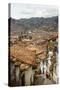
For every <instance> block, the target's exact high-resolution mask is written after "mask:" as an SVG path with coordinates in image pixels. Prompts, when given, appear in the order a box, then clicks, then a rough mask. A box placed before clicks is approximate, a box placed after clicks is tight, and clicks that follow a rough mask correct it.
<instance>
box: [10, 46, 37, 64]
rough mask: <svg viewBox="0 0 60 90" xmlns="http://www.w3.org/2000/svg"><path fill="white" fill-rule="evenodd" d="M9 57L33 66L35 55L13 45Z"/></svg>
mask: <svg viewBox="0 0 60 90" xmlns="http://www.w3.org/2000/svg"><path fill="white" fill-rule="evenodd" d="M10 56H12V57H14V58H16V60H19V61H20V62H23V63H26V64H30V65H35V64H36V63H35V54H34V52H31V51H29V50H27V49H25V48H23V47H20V46H19V45H13V46H11V47H10Z"/></svg>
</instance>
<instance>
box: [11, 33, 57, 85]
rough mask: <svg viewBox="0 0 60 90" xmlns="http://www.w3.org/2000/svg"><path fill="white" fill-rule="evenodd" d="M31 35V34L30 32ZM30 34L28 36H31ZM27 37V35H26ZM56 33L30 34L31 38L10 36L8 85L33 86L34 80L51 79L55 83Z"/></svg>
mask: <svg viewBox="0 0 60 90" xmlns="http://www.w3.org/2000/svg"><path fill="white" fill-rule="evenodd" d="M31 33H32V32H31ZM31 33H30V35H31ZM28 36H29V35H28ZM57 39H58V35H57V33H55V32H54V34H53V33H47V32H45V35H43V36H42V32H40V33H36V35H35V33H32V35H31V37H30V36H29V37H28V38H27V36H26V34H25V35H23V36H12V37H11V39H10V42H11V43H12V45H11V46H10V76H11V78H10V85H12V86H14V85H21V86H28V85H34V84H35V82H36V78H38V77H39V76H40V75H42V74H43V75H44V78H49V79H52V80H53V81H54V82H55V83H57V80H58V75H57V67H58V61H57V54H58V42H57Z"/></svg>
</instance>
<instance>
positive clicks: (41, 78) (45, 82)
mask: <svg viewBox="0 0 60 90" xmlns="http://www.w3.org/2000/svg"><path fill="white" fill-rule="evenodd" d="M50 84H55V82H54V81H52V80H51V79H48V78H46V77H45V76H44V75H40V76H38V77H37V78H36V79H35V83H34V85H50Z"/></svg>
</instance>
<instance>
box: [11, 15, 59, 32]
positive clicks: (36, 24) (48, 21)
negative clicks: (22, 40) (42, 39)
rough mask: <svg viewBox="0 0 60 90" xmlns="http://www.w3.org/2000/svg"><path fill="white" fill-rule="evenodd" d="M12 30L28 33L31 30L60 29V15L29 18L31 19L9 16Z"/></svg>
mask: <svg viewBox="0 0 60 90" xmlns="http://www.w3.org/2000/svg"><path fill="white" fill-rule="evenodd" d="M9 22H10V26H11V27H10V28H11V32H12V33H13V32H14V33H21V32H23V33H26V32H28V31H29V30H31V31H39V30H44V31H58V16H56V17H50V18H43V17H41V18H38V17H36V18H34V17H32V18H29V19H18V20H17V19H13V18H9Z"/></svg>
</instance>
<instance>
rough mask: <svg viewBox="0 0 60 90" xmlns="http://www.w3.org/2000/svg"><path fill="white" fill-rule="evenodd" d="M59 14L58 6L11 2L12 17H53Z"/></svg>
mask: <svg viewBox="0 0 60 90" xmlns="http://www.w3.org/2000/svg"><path fill="white" fill-rule="evenodd" d="M57 15H58V9H57V7H56V6H47V5H39V4H19V3H13V4H11V17H12V18H16V19H20V18H31V17H52V16H57Z"/></svg>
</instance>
